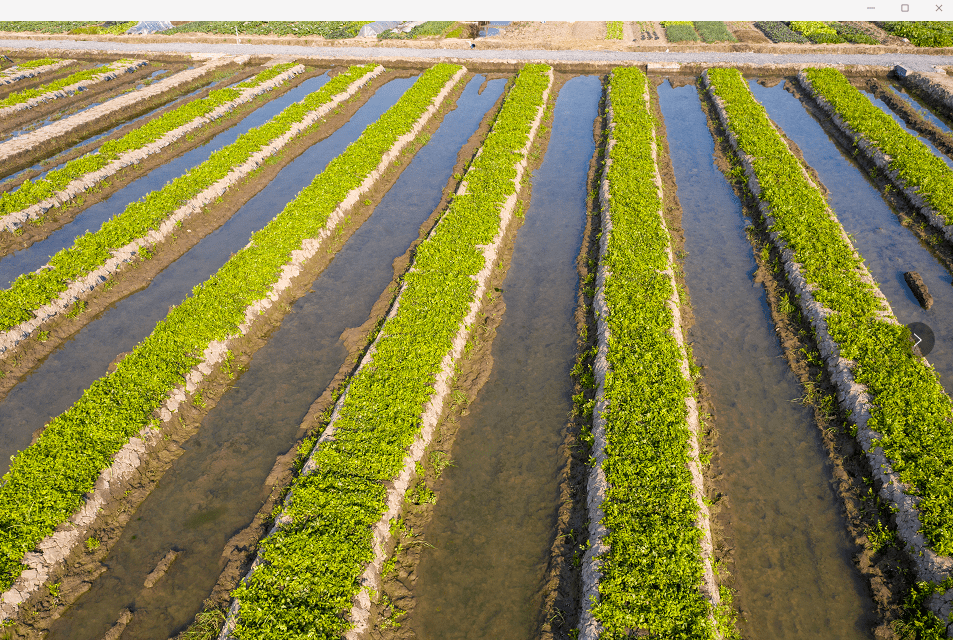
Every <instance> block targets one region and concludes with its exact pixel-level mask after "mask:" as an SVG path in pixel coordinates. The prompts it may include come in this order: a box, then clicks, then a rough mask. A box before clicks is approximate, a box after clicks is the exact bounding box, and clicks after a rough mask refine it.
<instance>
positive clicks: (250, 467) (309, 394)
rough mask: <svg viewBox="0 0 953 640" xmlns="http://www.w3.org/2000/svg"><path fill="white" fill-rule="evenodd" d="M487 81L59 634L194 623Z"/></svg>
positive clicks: (473, 126) (274, 348)
mask: <svg viewBox="0 0 953 640" xmlns="http://www.w3.org/2000/svg"><path fill="white" fill-rule="evenodd" d="M413 80H414V79H413V78H411V79H409V80H407V81H403V80H395V81H392V83H391V84H394V83H399V84H400V83H403V84H405V85H407V84H409V83H412V82H413ZM481 84H483V78H482V77H481V76H476V77H474V78H473V79H472V80H471V81H470V82H469V84H468V85H467V88H466V89H465V90H464V92H463V94H462V96H461V97H460V99H459V100H458V103H457V108H456V109H454V110H453V111H450V112H449V113H448V114H447V116H446V117H445V119H444V121H443V123H442V124H441V126H440V128H439V129H438V130H437V132H436V133H434V135H433V136H432V137H431V139H430V141H429V142H428V143H427V145H426V146H424V147H423V148H422V149H421V150H420V151H419V152H418V153H417V155H416V156H415V158H414V159H413V160H412V162H411V163H410V165H409V166H408V167H407V168H406V169H405V170H404V172H403V173H402V174H401V175H400V177H399V178H398V180H397V182H396V183H395V185H394V186H393V187H392V188H391V189H390V191H388V193H387V194H386V195H385V196H384V198H383V199H382V200H381V202H380V204H379V205H378V206H377V207H376V208H375V210H374V212H373V213H372V214H371V215H370V217H369V218H368V219H367V221H365V222H364V224H363V225H361V227H360V228H359V229H357V230H356V231H355V233H354V235H353V236H351V238H350V239H348V241H347V242H346V244H345V245H344V246H343V248H341V250H340V251H339V252H338V253H337V255H336V256H335V257H334V258H333V260H332V262H331V263H330V265H329V266H328V267H327V268H326V269H325V271H324V272H323V273H322V274H321V275H320V276H319V277H318V278H317V279H316V280H315V282H314V284H313V285H312V288H311V292H309V293H308V294H307V295H305V296H304V297H302V298H301V299H299V300H298V301H297V302H296V303H295V304H294V305H293V307H292V310H291V312H290V313H289V314H288V315H287V316H286V317H285V318H284V320H283V321H282V323H281V325H280V327H279V328H278V329H276V330H275V332H274V333H273V334H272V335H271V336H270V338H269V340H268V342H267V343H266V344H265V345H264V346H263V347H262V348H261V349H260V350H259V351H258V352H256V353H255V355H254V356H253V358H252V360H251V363H250V364H249V366H248V369H247V371H246V372H245V373H243V374H242V375H241V377H240V378H239V379H238V381H237V382H236V383H235V385H234V386H233V387H232V388H231V389H229V390H228V391H227V392H226V393H225V395H224V396H223V397H222V398H221V400H220V401H219V402H218V404H217V405H216V406H215V408H213V409H212V410H211V411H210V412H209V414H208V415H207V416H206V417H205V419H204V420H203V422H202V426H201V429H200V430H199V432H198V433H197V434H196V435H195V436H193V437H192V438H191V439H190V440H188V441H187V442H186V443H185V444H184V449H185V452H184V453H183V454H182V456H181V457H180V458H179V459H178V460H177V461H176V462H175V463H174V464H173V466H172V468H171V469H170V470H169V471H168V472H167V473H166V474H165V475H164V476H163V478H162V479H161V480H160V482H159V484H158V486H157V487H156V489H155V490H154V491H153V492H152V494H150V496H149V497H148V498H147V499H146V500H145V502H143V504H142V505H141V506H140V507H139V509H138V511H137V513H136V514H134V516H133V518H132V520H130V522H129V524H128V525H127V527H126V529H125V530H124V531H123V532H122V535H121V538H120V539H119V541H118V542H117V543H116V546H115V547H114V548H113V549H112V551H111V553H110V555H109V556H108V557H107V558H106V560H105V561H104V564H105V565H106V567H107V571H106V572H105V573H104V574H103V575H102V576H100V577H99V578H98V579H97V580H96V581H95V582H94V584H93V587H92V589H91V590H90V591H89V592H87V593H86V594H84V595H83V596H82V597H81V598H80V599H79V600H78V601H77V603H76V604H75V605H74V606H73V607H72V608H71V609H69V610H68V611H67V612H66V614H65V615H64V616H63V617H62V618H61V619H60V620H58V621H57V622H56V623H54V626H53V628H52V629H51V633H50V636H49V637H50V638H70V639H71V640H72V639H84V638H90V639H96V640H98V639H99V638H101V637H102V635H103V633H105V632H106V631H107V630H108V629H109V628H110V627H111V626H112V625H113V623H115V622H116V620H117V618H118V616H119V615H120V612H121V611H122V610H123V609H126V608H128V609H130V610H131V611H132V612H133V618H132V621H131V622H130V623H129V626H128V627H127V628H126V630H125V631H124V633H123V635H122V638H123V639H124V640H131V639H136V638H141V639H146V638H148V639H165V638H167V637H169V636H170V635H172V634H175V633H177V632H179V631H181V630H182V628H183V627H184V626H185V625H186V624H187V623H189V622H191V620H192V617H193V616H194V615H195V614H196V613H197V612H198V611H199V610H200V609H201V607H202V601H203V599H204V598H206V597H208V595H209V593H210V591H211V590H212V587H213V585H214V584H215V582H216V580H217V579H218V578H219V575H220V573H221V571H222V569H223V567H224V564H225V562H224V558H225V556H226V555H227V553H228V549H226V544H228V543H229V540H230V539H231V538H232V537H233V536H234V535H235V534H236V533H237V532H240V531H242V530H243V529H244V528H245V527H247V526H248V525H249V524H250V523H251V521H252V519H253V518H254V517H255V514H256V513H257V512H258V510H259V509H260V508H261V505H262V504H263V502H264V500H265V499H266V498H267V497H268V495H269V493H270V490H271V483H273V482H274V480H270V481H269V480H267V478H268V476H269V472H271V471H272V468H273V466H274V464H275V460H276V458H278V457H279V456H280V455H282V454H284V453H285V452H287V451H288V450H289V448H290V447H291V446H292V445H293V444H294V442H295V440H296V439H297V438H299V437H300V436H301V435H302V433H301V431H300V425H301V423H302V420H303V418H304V416H305V415H306V413H307V412H308V410H309V408H310V407H311V405H312V403H313V402H314V401H315V399H316V398H318V397H319V396H320V395H321V393H322V392H323V391H324V390H325V388H326V387H327V386H328V385H329V384H330V383H331V381H332V379H333V378H334V376H335V375H336V374H337V373H338V371H339V369H340V367H341V365H342V364H343V362H344V359H345V357H346V355H347V348H346V347H345V344H344V343H343V342H342V340H341V334H342V332H344V331H345V330H346V329H348V328H349V327H357V326H360V325H361V324H362V323H364V322H365V321H366V320H367V318H368V315H369V314H370V312H371V308H372V306H373V305H374V303H375V302H376V301H377V300H378V298H379V296H380V294H381V292H382V291H383V290H384V289H385V288H386V287H387V284H388V283H389V282H390V281H391V280H392V278H393V275H394V273H393V261H394V260H395V259H396V258H397V257H399V256H401V255H402V254H404V253H405V252H406V250H407V248H408V246H409V245H410V244H411V242H412V241H413V240H414V239H416V238H417V237H418V234H419V231H420V226H421V225H422V224H423V223H424V222H425V221H426V220H427V219H428V218H429V217H430V216H431V214H432V213H433V211H434V209H435V208H436V207H437V205H438V204H439V202H440V201H441V198H442V196H443V189H444V188H445V187H446V185H447V181H448V180H449V179H450V176H451V173H452V171H453V168H454V165H455V163H456V162H457V159H458V158H457V156H458V153H459V151H460V149H461V147H462V146H463V145H464V144H465V143H466V141H467V140H468V139H469V138H470V136H471V135H472V134H473V133H474V132H475V131H476V130H477V128H478V127H479V125H480V122H481V120H482V118H483V116H484V115H485V113H486V112H487V110H488V109H489V108H490V107H491V106H492V105H493V104H494V102H496V100H497V98H498V97H499V96H500V94H501V93H502V90H503V87H504V85H505V80H494V81H491V82H490V83H489V85H488V87H487V88H486V89H485V90H484V91H483V92H482V94H478V90H479V88H480V86H481ZM387 86H390V85H387ZM385 89H386V87H385V88H382V89H379V90H378V94H381V93H382V92H385ZM362 117H363V116H362ZM374 119H376V116H375V117H374ZM312 167H314V163H312ZM314 173H315V171H314V169H313V168H312V171H311V174H312V175H313V174H314ZM254 543H255V540H245V541H244V543H243V544H245V545H253V544H254ZM173 549H174V550H175V551H177V552H178V553H179V555H178V556H177V557H176V559H175V561H174V563H173V564H172V565H171V568H170V569H169V570H168V573H166V574H165V576H164V577H162V579H161V581H159V582H158V583H157V584H156V585H155V586H154V587H153V586H150V587H145V588H144V586H143V585H144V583H145V581H146V578H147V575H148V574H149V573H150V572H151V571H152V570H153V569H154V568H155V567H156V565H157V563H159V561H160V560H161V559H162V558H163V557H165V556H166V554H168V553H169V551H170V550H173ZM223 549H225V552H224V553H223ZM235 571H236V577H237V575H238V574H237V568H236V570H235Z"/></svg>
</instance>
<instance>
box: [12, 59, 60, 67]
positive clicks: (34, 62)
mask: <svg viewBox="0 0 953 640" xmlns="http://www.w3.org/2000/svg"><path fill="white" fill-rule="evenodd" d="M57 62H60V60H58V59H56V58H39V59H38V60H29V61H27V62H18V63H17V69H36V68H37V67H45V66H47V65H50V64H56V63H57Z"/></svg>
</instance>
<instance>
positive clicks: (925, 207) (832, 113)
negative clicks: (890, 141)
mask: <svg viewBox="0 0 953 640" xmlns="http://www.w3.org/2000/svg"><path fill="white" fill-rule="evenodd" d="M910 75H912V74H908V76H907V77H909V76H910ZM918 75H921V74H918ZM797 79H798V82H799V83H800V84H801V86H802V87H803V88H804V89H805V90H806V91H807V92H808V94H809V95H810V96H811V97H812V99H813V100H814V101H815V102H816V103H817V104H818V106H820V107H821V109H822V110H823V111H824V113H826V114H827V116H828V117H829V118H830V119H831V122H833V123H834V124H835V125H836V126H837V128H838V129H840V130H841V131H842V132H844V134H846V135H847V136H849V137H850V139H851V140H853V141H854V142H855V144H856V145H857V147H858V148H859V149H860V150H861V151H863V152H864V155H865V156H866V157H867V158H868V159H869V160H870V161H871V162H873V163H874V164H875V165H877V168H878V169H880V170H882V171H883V172H884V174H885V175H887V177H889V178H890V181H891V182H892V183H893V185H894V186H895V187H896V188H897V189H899V190H900V191H902V192H903V194H904V195H905V196H907V199H908V200H909V201H910V202H911V203H912V204H913V206H915V207H916V208H917V210H918V211H919V212H920V213H922V214H923V215H924V217H925V218H926V219H927V220H929V221H930V224H931V225H932V226H933V227H934V228H936V229H937V230H939V231H941V232H942V233H943V236H944V237H945V238H946V239H947V241H949V242H953V224H946V221H945V220H944V219H943V216H941V215H940V214H939V213H937V211H936V209H934V208H933V207H931V206H930V204H929V203H928V202H927V201H926V200H924V199H923V197H922V196H921V195H920V193H919V190H918V188H917V187H911V186H909V185H908V184H907V183H906V181H904V180H903V178H901V177H900V172H899V171H896V170H895V169H891V168H890V157H889V156H887V155H886V154H884V152H883V151H881V150H880V148H879V147H877V146H876V145H875V144H874V143H873V142H871V141H870V140H868V139H867V137H866V136H864V135H862V134H860V133H857V132H856V131H854V129H853V128H852V127H851V126H850V125H849V124H848V123H847V121H846V120H844V119H843V118H842V117H841V116H840V114H839V113H837V111H836V110H835V109H834V105H832V104H831V103H830V102H829V101H828V100H827V99H826V98H825V97H824V96H822V95H820V94H815V92H814V87H813V85H812V84H811V81H810V79H809V78H808V77H807V74H805V73H804V71H801V72H800V73H798V74H797ZM931 86H935V85H933V84H931ZM931 95H932V94H931ZM947 99H949V100H951V101H953V94H949V93H947Z"/></svg>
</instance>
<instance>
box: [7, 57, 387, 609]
mask: <svg viewBox="0 0 953 640" xmlns="http://www.w3.org/2000/svg"><path fill="white" fill-rule="evenodd" d="M383 72H384V68H383V67H380V66H378V67H377V68H376V69H375V70H374V71H372V72H370V73H369V74H367V75H365V76H363V77H362V78H360V79H359V80H357V81H355V82H354V83H352V84H351V86H350V87H348V89H347V91H346V92H344V93H343V94H338V96H336V97H335V99H334V100H333V101H331V102H329V103H325V104H324V105H322V106H321V107H320V108H319V109H317V110H315V111H313V112H311V114H310V115H309V116H307V117H306V118H305V120H303V121H302V123H299V125H297V126H296V127H294V128H293V129H292V131H289V132H288V133H287V134H286V135H285V136H282V138H287V140H290V139H291V138H293V137H294V136H295V135H297V133H298V132H299V131H300V130H303V129H304V128H305V127H307V126H309V124H310V123H309V124H303V122H305V121H310V122H311V123H313V122H315V121H317V120H318V119H319V118H320V117H322V116H323V115H324V114H326V113H327V112H328V111H330V110H331V109H333V108H334V107H335V106H336V105H337V104H338V103H340V102H341V101H343V100H346V99H347V98H348V97H350V96H351V95H353V94H354V93H356V92H357V91H358V89H360V88H361V87H363V86H364V85H365V84H367V82H369V81H370V80H371V79H372V78H374V77H376V76H378V75H380V74H381V73H383ZM287 140H286V141H287ZM283 144H284V142H283V143H282V144H281V145H278V147H276V148H275V149H272V150H271V151H268V153H267V154H266V156H267V155H268V154H270V153H273V152H274V151H276V150H277V148H280V146H282V145H283ZM269 148H270V147H269ZM260 162H261V161H260V160H259V161H258V164H260ZM250 163H251V161H249V163H246V164H250ZM243 166H244V165H243ZM254 166H257V164H256V165H254ZM230 175H231V174H230ZM236 179H237V178H236ZM375 179H376V177H375ZM213 188H214V187H213ZM361 188H363V189H364V190H366V189H367V188H369V186H368V185H367V184H366V181H365V185H362V187H361ZM203 193H205V192H203ZM361 193H363V191H361V192H360V193H352V194H351V195H350V196H349V199H348V200H347V201H345V202H346V203H347V206H348V207H350V206H352V205H353V204H354V203H355V202H357V200H358V198H359V197H360V194H361ZM217 195H218V192H215V193H214V194H213V195H212V196H210V199H214V198H215V197H217ZM191 206H192V205H191V204H190V205H186V207H185V208H190V207H191ZM195 208H196V210H198V209H199V208H200V206H196V207H195ZM180 211H181V210H180ZM336 213H338V212H336ZM341 217H343V212H341V213H339V214H338V216H337V217H336V218H334V220H333V223H332V221H331V220H329V224H328V227H327V228H326V229H325V230H323V231H322V233H321V235H320V236H319V237H318V238H317V239H313V240H310V241H306V242H305V243H304V246H303V248H302V249H299V250H297V251H294V252H292V254H291V255H292V259H291V261H290V262H289V264H287V265H285V267H283V268H282V272H281V275H280V277H279V280H278V282H276V283H275V285H274V286H273V287H272V289H271V291H269V293H268V294H267V295H266V296H265V298H263V299H262V300H260V301H258V302H256V303H254V304H252V305H250V306H249V308H248V309H247V310H246V312H245V322H244V323H243V324H241V325H240V326H239V328H238V333H237V334H236V335H234V336H232V337H231V338H228V339H226V340H221V341H214V342H212V343H210V344H209V346H208V347H207V348H206V349H205V350H204V351H203V353H202V361H201V362H200V363H199V364H197V365H196V366H195V367H193V369H192V370H191V371H190V372H189V373H188V375H187V376H186V377H185V385H184V386H180V387H177V388H176V389H174V390H172V391H171V392H170V393H169V398H168V399H167V400H166V401H165V402H164V403H163V404H162V406H161V407H160V408H159V409H158V410H157V420H155V421H153V423H150V424H148V425H145V426H144V427H142V429H140V430H139V433H138V435H137V436H133V437H131V438H130V439H129V442H128V443H126V444H125V445H124V446H123V447H122V449H120V450H119V452H117V453H116V455H115V456H114V459H113V464H112V465H111V466H110V467H109V468H107V469H105V470H103V471H102V472H101V473H100V475H99V478H98V479H97V481H96V485H95V487H94V489H93V491H91V492H90V494H89V496H88V498H87V500H86V504H85V505H84V506H83V507H82V508H81V509H79V511H77V512H76V513H75V514H73V516H72V517H71V518H70V519H69V521H68V522H66V523H64V524H61V525H60V526H59V527H57V529H56V531H54V533H53V534H52V535H50V536H47V537H46V538H44V539H43V540H41V541H40V542H39V543H38V544H37V546H36V549H37V550H36V551H31V552H29V553H27V554H25V555H24V559H23V563H24V564H25V565H26V566H27V568H26V569H25V570H24V571H23V573H22V574H20V576H19V577H18V578H17V580H16V581H15V582H14V584H13V586H12V587H10V588H9V589H8V590H7V591H5V592H4V593H3V594H2V597H0V622H2V621H3V620H6V619H9V618H11V617H13V616H15V615H16V612H17V610H18V608H19V605H20V603H21V602H23V601H25V600H27V599H28V598H29V597H30V596H32V595H33V594H34V593H36V591H37V590H38V589H39V588H40V587H42V586H43V584H45V583H46V581H47V580H48V579H49V578H50V577H51V575H52V574H53V571H54V570H55V569H56V568H57V567H58V566H59V565H60V564H61V563H63V562H64V561H65V560H66V558H67V557H68V556H69V554H70V552H71V551H72V550H73V549H74V548H75V547H76V545H78V544H82V542H83V539H84V538H85V536H86V532H87V531H88V530H89V529H90V527H92V526H93V525H94V524H95V522H96V520H97V517H98V513H99V510H100V509H101V508H103V507H104V506H105V505H106V504H108V502H109V501H110V499H111V497H112V496H113V494H114V493H116V494H118V493H120V492H121V490H122V488H123V486H124V483H125V482H126V481H128V480H129V479H130V478H132V477H133V475H134V474H135V473H136V472H137V470H138V468H139V465H140V464H141V462H142V460H143V458H145V457H146V456H147V455H148V452H149V450H150V449H152V448H154V446H155V445H157V444H158V443H161V441H162V437H163V426H164V425H168V423H169V421H171V419H172V417H173V415H172V414H173V413H175V412H176V411H177V410H178V408H179V405H180V404H181V403H182V402H184V401H185V399H186V392H188V393H192V392H193V391H195V389H196V388H197V385H198V384H199V383H200V382H201V381H202V380H203V379H204V378H205V377H206V376H207V375H209V374H210V373H211V372H212V369H213V367H215V366H216V365H218V364H219V363H220V362H222V361H223V360H224V359H225V356H226V354H227V353H228V345H229V343H230V342H231V341H232V340H234V339H236V338H238V337H240V336H241V335H244V334H245V333H247V332H248V330H249V329H250V328H251V325H252V323H253V322H254V321H255V320H256V319H257V318H258V316H259V315H260V314H261V312H262V311H264V310H265V309H268V308H269V307H270V306H271V305H272V304H273V303H274V301H276V300H277V299H278V296H279V295H280V294H281V292H283V291H284V290H285V289H287V288H288V287H289V286H291V280H292V278H294V276H296V275H297V274H298V273H299V272H300V270H301V268H300V265H301V264H302V263H303V262H304V261H305V260H307V259H308V258H310V257H311V256H313V255H314V254H315V253H316V252H317V250H318V249H319V248H320V246H321V242H322V241H323V240H324V239H325V238H327V237H328V236H330V234H331V232H332V231H333V228H334V224H336V222H337V220H339V219H340V218H341ZM174 226H175V225H174V223H172V224H169V225H163V228H167V227H168V228H169V229H172V228H174ZM156 423H161V424H156Z"/></svg>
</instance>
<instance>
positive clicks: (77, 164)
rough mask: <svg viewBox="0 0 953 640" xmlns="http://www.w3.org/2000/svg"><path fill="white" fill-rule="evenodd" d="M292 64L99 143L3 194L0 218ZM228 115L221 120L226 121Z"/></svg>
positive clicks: (208, 111) (213, 94) (264, 72)
mask: <svg viewBox="0 0 953 640" xmlns="http://www.w3.org/2000/svg"><path fill="white" fill-rule="evenodd" d="M293 66H295V65H294V63H291V62H289V63H285V64H278V65H275V66H273V67H269V68H268V69H266V70H264V71H262V72H261V73H259V74H258V75H256V76H255V77H254V78H250V79H248V80H245V81H244V82H242V83H239V84H237V85H235V86H234V87H228V88H225V89H216V90H214V91H212V92H210V93H209V95H208V96H207V97H205V98H202V99H201V100H194V101H192V102H189V103H187V104H184V105H182V106H180V107H178V108H177V109H175V110H173V111H170V112H168V113H166V114H164V115H162V116H160V117H158V118H155V119H153V120H150V121H149V122H147V123H146V124H144V125H143V126H141V127H138V128H136V129H134V130H133V131H130V132H129V133H127V134H126V135H125V136H123V137H122V138H118V139H116V140H109V141H108V142H105V143H103V145H102V146H101V147H100V148H99V150H98V151H96V152H95V153H90V154H87V155H85V156H82V157H80V158H76V159H75V160H71V161H69V162H68V163H66V164H65V165H64V166H63V167H62V168H60V169H54V170H53V171H50V172H49V173H48V174H46V176H45V177H43V178H40V179H38V180H35V181H31V180H27V181H25V182H24V183H23V184H22V185H20V187H19V188H18V189H17V190H16V191H7V192H4V193H2V194H0V216H3V215H7V214H9V213H12V212H14V211H20V210H21V209H24V208H26V207H28V206H30V205H32V204H36V203H38V202H40V201H42V200H44V199H46V198H49V197H50V196H51V195H53V194H54V193H55V192H56V191H57V190H59V189H62V188H64V187H65V186H66V185H68V184H69V183H70V182H72V181H73V180H76V179H78V178H81V177H82V176H84V175H86V174H88V173H92V172H93V171H98V170H100V169H102V168H103V167H105V166H106V165H108V164H109V163H110V162H112V161H113V160H115V159H116V158H118V157H119V156H120V155H122V154H124V153H127V152H129V151H134V150H136V149H141V148H142V147H145V146H146V145H148V144H151V143H153V142H155V141H156V140H159V139H160V138H161V137H162V136H164V135H165V134H166V133H168V132H169V131H172V130H173V129H178V128H179V127H181V126H182V125H184V124H186V123H188V122H191V121H193V120H196V119H198V118H202V117H204V116H206V115H208V114H209V113H211V112H212V111H214V110H215V109H217V108H219V107H220V106H222V105H223V104H226V103H228V102H232V101H233V100H235V99H237V98H238V97H239V96H240V95H241V94H242V91H243V90H244V89H250V88H253V87H257V86H258V85H260V84H262V83H263V82H267V81H268V80H271V79H272V78H274V77H276V76H278V75H280V74H281V73H284V72H285V71H287V70H288V69H290V68H291V67H293ZM230 116H231V112H229V115H227V116H225V117H230Z"/></svg>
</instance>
